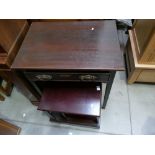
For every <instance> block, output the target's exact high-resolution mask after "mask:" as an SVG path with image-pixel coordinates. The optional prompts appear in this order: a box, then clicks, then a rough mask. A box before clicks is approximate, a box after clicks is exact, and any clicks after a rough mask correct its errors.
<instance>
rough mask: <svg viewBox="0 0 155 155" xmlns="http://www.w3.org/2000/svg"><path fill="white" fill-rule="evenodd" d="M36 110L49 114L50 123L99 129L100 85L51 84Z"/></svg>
mask: <svg viewBox="0 0 155 155" xmlns="http://www.w3.org/2000/svg"><path fill="white" fill-rule="evenodd" d="M38 109H39V110H42V111H47V112H49V113H50V120H51V121H56V122H63V123H70V124H78V125H84V126H91V127H95V128H99V118H100V113H101V83H95V82H94V83H93V82H91V83H90V82H76V83H75V82H51V83H50V85H48V87H47V86H46V87H45V88H44V89H43V93H42V98H41V102H40V104H39V106H38Z"/></svg>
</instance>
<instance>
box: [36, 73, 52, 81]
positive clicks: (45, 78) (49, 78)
mask: <svg viewBox="0 0 155 155" xmlns="http://www.w3.org/2000/svg"><path fill="white" fill-rule="evenodd" d="M36 78H37V79H38V80H43V81H45V80H51V79H52V76H51V75H45V74H42V75H37V76H36Z"/></svg>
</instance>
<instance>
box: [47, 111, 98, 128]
mask: <svg viewBox="0 0 155 155" xmlns="http://www.w3.org/2000/svg"><path fill="white" fill-rule="evenodd" d="M49 114H50V121H53V122H59V123H67V124H75V125H80V126H88V127H94V128H99V127H100V117H90V116H82V115H73V114H65V113H57V112H49Z"/></svg>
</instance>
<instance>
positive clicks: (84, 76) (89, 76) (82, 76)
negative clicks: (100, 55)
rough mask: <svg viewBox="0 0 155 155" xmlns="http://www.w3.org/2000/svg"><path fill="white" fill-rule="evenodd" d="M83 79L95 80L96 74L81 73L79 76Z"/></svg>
mask: <svg viewBox="0 0 155 155" xmlns="http://www.w3.org/2000/svg"><path fill="white" fill-rule="evenodd" d="M79 78H80V79H81V80H82V81H86V80H95V79H96V76H94V75H81V76H80V77H79Z"/></svg>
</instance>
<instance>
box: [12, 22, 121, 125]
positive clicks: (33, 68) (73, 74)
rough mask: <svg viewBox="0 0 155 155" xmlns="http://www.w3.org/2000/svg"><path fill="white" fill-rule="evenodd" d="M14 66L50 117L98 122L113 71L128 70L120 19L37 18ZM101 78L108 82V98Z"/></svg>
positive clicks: (55, 119)
mask: <svg viewBox="0 0 155 155" xmlns="http://www.w3.org/2000/svg"><path fill="white" fill-rule="evenodd" d="M12 69H13V70H14V71H15V73H16V74H18V75H19V76H21V77H23V79H25V81H26V82H28V83H29V85H30V86H31V87H33V88H34V89H35V91H36V94H37V96H36V98H38V108H39V109H40V110H45V111H48V112H49V114H50V117H51V120H54V121H59V122H61V121H63V122H67V123H68V122H70V123H78V124H82V125H83V124H85V125H90V126H94V127H99V117H100V107H101V106H102V107H103V108H105V106H106V103H107V100H108V97H109V93H110V90H111V86H112V83H113V80H114V77H115V72H116V71H118V70H124V63H123V53H122V52H121V50H120V45H119V40H118V35H117V29H116V23H115V21H113V20H99V21H98V20H90V21H89V20H87V21H67V22H64V21H63V22H56V21H53V22H52V21H51V22H34V23H32V24H31V27H30V29H29V31H28V33H27V35H26V37H25V39H24V42H23V44H22V46H21V48H20V51H19V53H18V55H17V57H16V59H15V61H14V63H13V65H12ZM102 82H104V83H107V86H106V91H105V96H104V103H101V102H100V100H101V91H102V88H101V83H102ZM79 86H81V87H79ZM65 88H66V91H65ZM80 89H81V94H80V91H79V90H80ZM62 90H63V91H62ZM82 90H83V91H82ZM63 92H64V93H63ZM82 92H83V93H82ZM99 92H100V93H99ZM53 93H54V95H53ZM82 94H85V95H84V96H83V95H82ZM52 96H53V97H52ZM54 97H55V98H54ZM79 99H81V100H80V101H79ZM89 99H90V100H89ZM67 100H68V101H67ZM86 100H88V101H89V102H86ZM91 100H92V103H91ZM40 101H41V102H40ZM73 101H74V102H73ZM84 101H85V102H84ZM79 102H80V103H82V104H77V103H79ZM36 104H37V102H36ZM45 107H46V108H45ZM93 107H94V109H95V107H96V109H97V114H95V115H94V113H93V112H92V111H91V110H90V109H91V108H92V109H93ZM80 111H81V112H80ZM89 121H90V122H89Z"/></svg>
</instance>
